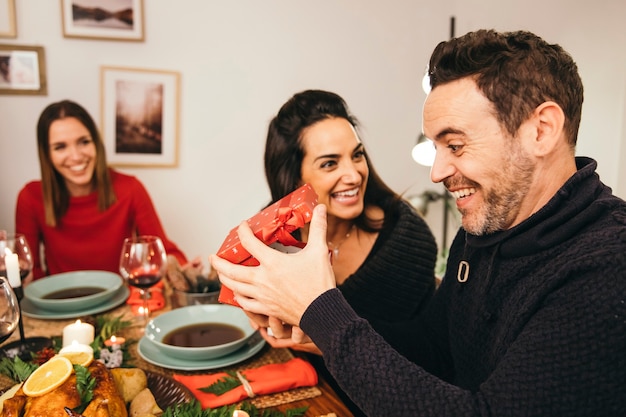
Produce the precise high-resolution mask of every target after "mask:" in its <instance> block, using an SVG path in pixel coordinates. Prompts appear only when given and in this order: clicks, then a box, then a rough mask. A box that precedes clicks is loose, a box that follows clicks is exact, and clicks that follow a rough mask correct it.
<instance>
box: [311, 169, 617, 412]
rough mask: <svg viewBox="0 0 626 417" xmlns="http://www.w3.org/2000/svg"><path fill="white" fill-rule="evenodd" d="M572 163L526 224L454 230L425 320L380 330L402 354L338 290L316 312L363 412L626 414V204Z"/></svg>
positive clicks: (326, 345) (330, 357)
mask: <svg viewBox="0 0 626 417" xmlns="http://www.w3.org/2000/svg"><path fill="white" fill-rule="evenodd" d="M577 165H578V172H577V173H576V174H575V175H573V176H572V177H571V178H570V179H569V180H568V181H567V183H566V184H565V185H564V186H563V187H562V188H561V189H560V190H559V191H558V192H557V193H556V195H555V196H554V197H553V198H552V199H551V200H550V201H549V202H548V204H546V205H545V206H544V207H543V208H542V209H541V210H540V211H538V212H537V213H535V214H534V215H532V216H531V217H530V218H528V219H527V220H526V221H524V222H523V223H521V224H519V225H518V226H516V227H514V228H512V229H510V230H506V231H502V232H498V233H494V234H491V235H488V236H482V237H477V236H472V235H468V234H467V233H465V232H464V231H463V230H460V231H459V233H458V235H457V236H456V238H455V240H454V242H453V244H452V247H451V250H450V256H449V261H448V267H447V273H446V276H445V277H444V281H443V283H442V285H441V287H440V289H439V290H438V291H437V292H436V293H435V296H434V297H433V298H432V300H431V302H430V303H429V304H428V306H427V307H426V309H425V310H424V311H423V313H422V314H420V316H419V319H418V320H414V321H412V322H411V323H410V326H408V325H406V324H405V325H404V326H395V328H388V329H386V330H384V329H382V330H380V328H379V331H380V332H381V333H383V334H385V336H386V338H387V339H388V340H390V341H393V340H396V342H395V343H396V346H397V347H398V349H399V350H400V351H401V352H403V353H404V355H405V356H402V355H401V354H400V353H398V352H397V351H396V350H394V349H393V348H391V347H390V346H389V344H388V343H387V342H385V341H384V340H383V338H382V337H381V336H380V335H379V334H378V333H376V332H374V330H373V329H372V327H371V326H370V324H369V323H368V322H367V321H365V320H363V319H361V318H359V317H358V316H357V315H356V314H355V313H354V311H353V310H352V309H351V308H350V307H349V305H348V303H347V302H346V301H345V299H344V298H343V296H342V295H341V293H340V292H339V291H338V290H336V289H335V290H330V291H328V292H326V293H324V294H322V295H321V296H320V297H318V299H316V300H315V301H314V302H313V303H312V304H311V305H310V306H309V308H308V309H307V310H306V312H305V314H304V316H303V317H302V321H301V323H300V325H301V327H302V329H303V330H304V331H305V332H306V333H307V334H309V335H310V336H311V337H312V339H313V340H314V342H315V343H316V344H317V345H318V346H319V347H320V349H321V350H322V351H323V352H324V359H325V361H326V363H327V366H328V368H329V369H330V371H331V372H332V373H333V375H334V376H335V377H336V378H337V380H338V381H339V383H340V384H341V385H342V386H343V388H344V389H345V390H346V392H348V393H349V394H350V396H351V397H352V398H353V400H354V401H355V402H356V403H357V404H359V405H360V407H361V408H362V409H363V410H365V411H366V412H367V413H368V415H370V416H377V417H392V416H393V417H400V416H422V417H424V416H438V417H442V416H549V417H556V416H563V417H565V416H567V417H574V416H593V417H601V416H624V415H626V203H625V202H624V201H622V200H620V199H619V198H617V197H614V196H612V194H611V190H610V189H609V188H608V187H606V186H605V185H603V184H602V183H601V182H600V180H599V178H598V176H597V174H596V173H595V169H596V163H595V161H593V160H590V159H588V158H577ZM465 270H467V271H468V272H469V273H468V274H467V280H466V281H465V282H460V281H462V280H463V278H464V277H465V275H464V271H465ZM459 277H460V278H461V279H459ZM407 358H410V359H411V360H409V359H407Z"/></svg>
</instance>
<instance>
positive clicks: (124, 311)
mask: <svg viewBox="0 0 626 417" xmlns="http://www.w3.org/2000/svg"><path fill="white" fill-rule="evenodd" d="M166 299H169V297H166ZM169 309H170V305H169V302H168V303H167V305H166V307H165V308H164V309H162V310H159V311H157V312H154V313H153V316H156V315H158V314H162V313H163V312H165V311H168V310H169ZM101 314H106V315H108V316H111V317H118V316H121V317H123V319H124V320H130V321H132V322H134V323H137V325H133V326H131V327H129V328H126V329H124V333H123V334H122V335H121V336H123V337H126V338H128V339H135V340H138V339H139V338H140V337H141V334H142V332H143V325H142V324H141V318H140V317H135V316H133V314H132V313H131V310H130V308H129V306H128V305H126V304H122V305H121V306H119V307H117V308H114V309H112V310H110V311H107V312H103V313H101ZM85 319H87V318H85ZM23 320H24V332H25V336H26V337H37V336H44V337H53V336H61V335H62V333H63V328H64V327H65V326H67V325H68V324H70V323H73V322H75V321H76V318H72V319H64V320H41V319H35V318H32V317H27V316H24V317H23ZM14 340H19V332H18V331H17V330H16V331H15V332H14V334H13V335H12V336H11V338H10V339H9V340H8V341H7V342H6V343H10V342H11V341H14ZM6 343H5V344H6ZM129 352H130V354H131V356H132V359H133V365H136V366H137V367H139V368H142V369H145V370H149V371H152V372H158V373H161V374H163V375H167V376H171V375H172V374H173V373H174V372H176V371H173V370H170V369H165V368H162V367H159V366H156V365H153V364H150V363H148V362H146V361H145V360H143V359H142V358H141V357H140V355H139V354H138V352H137V346H136V344H133V345H132V346H130V347H129ZM292 355H293V353H292V352H291V351H290V350H288V349H274V348H272V347H270V346H269V345H265V346H264V347H263V349H261V351H260V352H259V353H257V354H256V355H254V356H253V357H252V358H250V359H247V360H246V361H244V362H241V363H239V364H236V365H233V366H230V367H228V368H225V370H226V369H228V370H240V369H246V368H251V367H256V366H260V365H262V364H265V363H274V362H277V360H276V358H277V357H279V358H280V357H282V358H285V357H286V358H290V357H292ZM219 371H222V370H221V369H212V370H210V371H204V372H202V371H198V372H188V371H185V372H180V373H185V374H193V373H209V372H211V373H213V372H219ZM12 384H13V382H12V381H11V380H9V379H8V378H5V377H4V376H2V375H0V391H4V390H5V389H7V388H8V387H10V386H11V385H12ZM301 397H302V398H303V399H297V398H301ZM294 399H295V400H294ZM286 401H289V402H286ZM252 402H253V403H254V404H255V405H257V406H259V407H265V406H271V407H272V408H275V409H279V410H281V411H285V410H287V409H290V408H296V407H303V406H308V407H309V409H308V411H307V412H306V414H305V415H306V416H325V415H332V414H333V413H334V414H335V415H336V416H338V417H353V415H352V413H350V411H349V410H348V409H347V408H346V406H345V405H344V404H343V403H342V402H341V400H340V399H339V397H338V396H337V394H336V393H335V392H334V391H333V390H332V388H331V387H330V386H329V385H328V383H327V382H326V381H325V380H323V379H322V377H321V375H320V380H319V383H318V385H317V386H316V387H311V388H299V389H296V390H291V391H288V392H287V393H282V394H276V395H264V396H259V397H256V398H255V399H253V400H252Z"/></svg>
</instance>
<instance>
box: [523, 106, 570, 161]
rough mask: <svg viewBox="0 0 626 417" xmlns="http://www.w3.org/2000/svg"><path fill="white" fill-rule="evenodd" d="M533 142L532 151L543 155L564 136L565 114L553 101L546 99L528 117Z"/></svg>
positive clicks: (563, 138) (563, 139)
mask: <svg viewBox="0 0 626 417" xmlns="http://www.w3.org/2000/svg"><path fill="white" fill-rule="evenodd" d="M530 120H531V121H532V122H531V126H532V129H533V131H532V133H533V135H532V136H533V137H534V142H533V143H532V148H533V152H534V154H535V155H536V156H544V155H547V154H549V153H551V152H552V151H554V148H555V147H557V146H558V145H559V144H560V142H561V141H566V138H565V130H564V127H563V126H564V123H565V114H564V113H563V109H562V108H561V106H559V105H558V104H556V103H555V102H554V101H546V102H544V103H542V104H540V105H539V106H537V108H536V109H535V111H534V112H533V115H532V116H531V117H530Z"/></svg>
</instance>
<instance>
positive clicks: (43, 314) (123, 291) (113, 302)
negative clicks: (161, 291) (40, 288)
mask: <svg viewBox="0 0 626 417" xmlns="http://www.w3.org/2000/svg"><path fill="white" fill-rule="evenodd" d="M129 295H130V291H129V289H128V287H127V286H125V285H123V286H122V287H121V288H120V289H119V290H117V292H116V293H115V295H114V296H113V298H111V299H109V300H108V301H105V302H104V303H102V304H98V305H95V306H92V307H90V308H85V309H81V310H74V311H49V310H44V309H42V308H39V307H37V306H35V305H34V304H33V303H31V302H30V300H29V299H28V298H26V297H24V298H23V299H22V301H21V302H20V306H21V307H22V313H23V314H24V315H25V316H28V317H32V318H34V319H42V320H61V319H73V318H76V317H82V316H89V315H91V314H98V313H102V312H105V311H108V310H111V309H113V308H115V307H117V306H119V305H120V304H122V303H123V302H125V301H126V299H127V298H128V296H129Z"/></svg>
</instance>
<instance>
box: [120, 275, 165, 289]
mask: <svg viewBox="0 0 626 417" xmlns="http://www.w3.org/2000/svg"><path fill="white" fill-rule="evenodd" d="M160 280H161V275H158V274H150V273H145V272H139V273H136V274H130V275H129V276H128V284H129V285H132V286H133V287H137V288H141V289H142V290H147V289H148V288H150V287H152V286H153V285H154V284H156V283H157V282H159V281H160Z"/></svg>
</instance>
